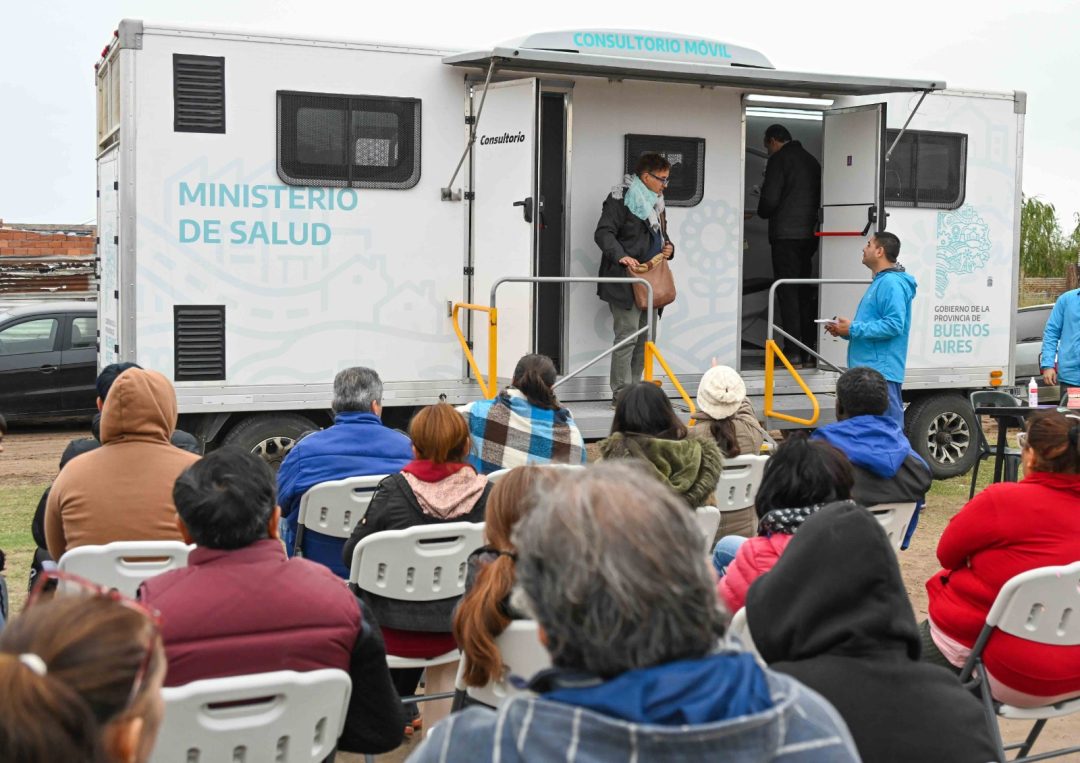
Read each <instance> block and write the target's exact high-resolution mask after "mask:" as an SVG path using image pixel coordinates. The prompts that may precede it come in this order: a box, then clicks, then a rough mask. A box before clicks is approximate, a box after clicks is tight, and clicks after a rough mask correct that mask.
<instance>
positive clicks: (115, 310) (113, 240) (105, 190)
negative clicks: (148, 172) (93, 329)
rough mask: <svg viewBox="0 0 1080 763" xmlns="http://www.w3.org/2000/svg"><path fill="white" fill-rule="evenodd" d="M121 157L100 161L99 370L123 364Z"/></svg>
mask: <svg viewBox="0 0 1080 763" xmlns="http://www.w3.org/2000/svg"><path fill="white" fill-rule="evenodd" d="M119 154H120V151H119V149H117V148H112V149H110V150H109V151H108V152H107V153H106V154H104V155H102V156H101V157H99V158H98V165H97V177H98V188H97V197H98V249H97V256H98V368H99V369H101V368H104V367H105V366H107V365H110V364H112V363H118V362H120V247H119V235H120V226H119V222H120V219H119V217H120V216H119V196H120V191H119V189H118V180H119V177H120V176H119V161H118V159H119Z"/></svg>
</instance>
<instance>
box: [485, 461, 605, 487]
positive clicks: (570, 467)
mask: <svg viewBox="0 0 1080 763" xmlns="http://www.w3.org/2000/svg"><path fill="white" fill-rule="evenodd" d="M535 466H539V467H541V468H543V469H565V470H566V471H570V472H576V471H582V470H583V469H584V468H585V467H584V465H582V464H535ZM509 473H510V470H509V469H499V470H497V471H494V472H492V473H491V474H489V475H488V476H487V478H488V482H490V483H492V484H494V483H496V482H498V481H499V480H501V479H502V478H503V477H505V476H506V475H507V474H509Z"/></svg>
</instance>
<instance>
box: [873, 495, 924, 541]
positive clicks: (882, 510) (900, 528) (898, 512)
mask: <svg viewBox="0 0 1080 763" xmlns="http://www.w3.org/2000/svg"><path fill="white" fill-rule="evenodd" d="M869 511H870V513H871V514H873V515H874V517H875V518H876V519H877V521H878V522H881V526H882V527H883V528H885V534H886V535H888V536H889V543H891V544H892V547H893V549H894V550H896V551H899V550H900V546H901V544H903V542H904V536H905V535H906V534H907V528H908V525H909V524H911V518H912V517H913V516H914V515H915V503H914V502H912V503H879V504H877V505H875V506H871V507H870V509H869Z"/></svg>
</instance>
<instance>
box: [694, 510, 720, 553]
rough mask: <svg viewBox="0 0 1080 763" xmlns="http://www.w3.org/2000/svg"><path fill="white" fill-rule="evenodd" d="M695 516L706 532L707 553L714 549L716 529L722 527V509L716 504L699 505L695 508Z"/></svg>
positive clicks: (702, 530)
mask: <svg viewBox="0 0 1080 763" xmlns="http://www.w3.org/2000/svg"><path fill="white" fill-rule="evenodd" d="M694 518H695V519H696V520H697V523H698V527H700V528H701V532H702V533H704V534H705V553H708V552H709V551H711V550H712V545H713V540H714V539H715V538H716V531H717V530H719V529H720V509H718V508H716V507H715V506H698V507H697V508H696V509H694Z"/></svg>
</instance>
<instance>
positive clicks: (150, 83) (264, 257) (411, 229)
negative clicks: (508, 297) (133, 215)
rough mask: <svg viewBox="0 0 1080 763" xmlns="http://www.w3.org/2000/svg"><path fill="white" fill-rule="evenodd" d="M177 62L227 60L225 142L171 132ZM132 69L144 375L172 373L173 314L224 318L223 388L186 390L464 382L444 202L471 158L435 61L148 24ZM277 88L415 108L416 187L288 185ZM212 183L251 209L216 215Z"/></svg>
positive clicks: (453, 216)
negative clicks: (205, 310)
mask: <svg viewBox="0 0 1080 763" xmlns="http://www.w3.org/2000/svg"><path fill="white" fill-rule="evenodd" d="M174 53H182V54H195V55H207V56H224V58H225V97H226V131H225V133H224V134H199V133H184V132H174V131H173V75H172V56H173V54H174ZM136 61H137V64H138V67H137V73H136V86H137V98H136V108H137V109H138V120H139V121H138V131H137V136H136V139H137V153H138V157H139V161H138V163H137V194H138V213H139V214H138V221H137V261H138V267H137V270H138V272H137V279H138V280H137V287H138V288H137V326H138V337H137V341H138V344H137V350H138V360H139V362H140V363H143V364H145V365H148V366H151V367H154V368H157V369H159V370H161V371H162V372H164V373H166V374H167V375H169V376H170V377H171V376H172V375H173V370H174V369H173V363H174V360H173V325H172V320H173V317H172V313H173V310H172V308H173V305H178V304H179V305H183V304H193V305H208V304H223V305H225V308H226V368H227V371H226V373H227V378H226V380H225V381H224V382H216V381H215V382H199V383H193V382H184V383H181V386H207V387H213V388H222V387H224V388H233V387H239V386H244V387H251V386H253V385H255V386H258V385H296V384H311V383H322V384H325V383H326V382H328V381H329V380H330V379H331V378H332V377H333V375H334V373H335V372H336V371H337V370H339V369H341V368H343V367H346V366H350V365H370V366H373V367H375V368H377V369H378V371H379V373H380V374H381V376H382V377H383V379H384V380H386V381H388V382H390V381H408V380H437V379H458V378H460V376H461V370H462V365H461V363H462V361H461V351H460V348H459V346H458V344H457V342H456V341H455V339H454V335H453V332H452V329H451V326H450V321H449V319H448V315H447V303H448V302H449V301H451V300H459V299H460V298H461V296H462V282H463V281H462V267H463V261H464V251H463V242H464V240H465V230H464V225H465V216H464V211H463V205H462V204H460V203H447V202H441V201H440V196H439V187H440V185H441V184H443V183H445V182H446V180H447V178H448V177H449V174H450V171H451V170H452V169H453V164H454V162H456V160H457V157H458V156H459V155H460V152H461V149H462V135H463V130H464V126H463V123H462V120H463V85H462V80H461V75H460V74H459V73H457V72H454V71H452V70H450V69H449V68H448V67H446V66H444V65H443V64H442V63H441V61H440V58H439V56H438V55H437V54H434V53H431V54H424V53H401V52H390V51H379V50H349V49H344V48H340V47H334V48H320V47H318V46H316V45H313V44H299V43H297V42H295V41H293V42H291V43H272V42H266V41H251V42H248V41H243V40H236V39H213V38H210V37H207V36H205V35H199V36H190V37H187V36H180V35H179V34H178V33H170V32H167V31H157V30H155V31H152V30H151V29H149V28H148V29H147V30H146V33H145V35H144V36H143V49H142V50H141V51H138V52H137V57H136ZM279 90H292V91H304V92H312V93H330V94H345V95H366V96H389V97H405V98H419V99H421V101H422V106H421V130H422V132H421V142H420V145H421V152H422V153H421V178H420V181H419V183H418V184H417V185H416V186H415V187H413V188H411V189H408V190H369V189H342V188H336V189H335V188H330V189H327V188H319V187H313V188H303V187H297V186H286V185H285V184H284V183H283V181H282V180H281V179H280V178H279V177H278V174H277V171H276V135H277V133H276V131H277V113H276V110H277V101H276V92H277V91H279ZM219 184H223V185H224V186H226V187H227V188H228V189H229V191H230V192H234V193H238V194H239V195H240V197H241V199H246V200H247V201H246V202H244V201H241V202H240V203H235V202H233V201H226V203H224V204H222V203H221V196H220V193H218V192H216V190H215V189H217V188H218V187H219ZM257 198H258V199H267V202H266V204H265V205H262V206H260V205H259V204H258V203H256V201H255V200H256V199H257ZM290 226H291V227H290Z"/></svg>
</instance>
